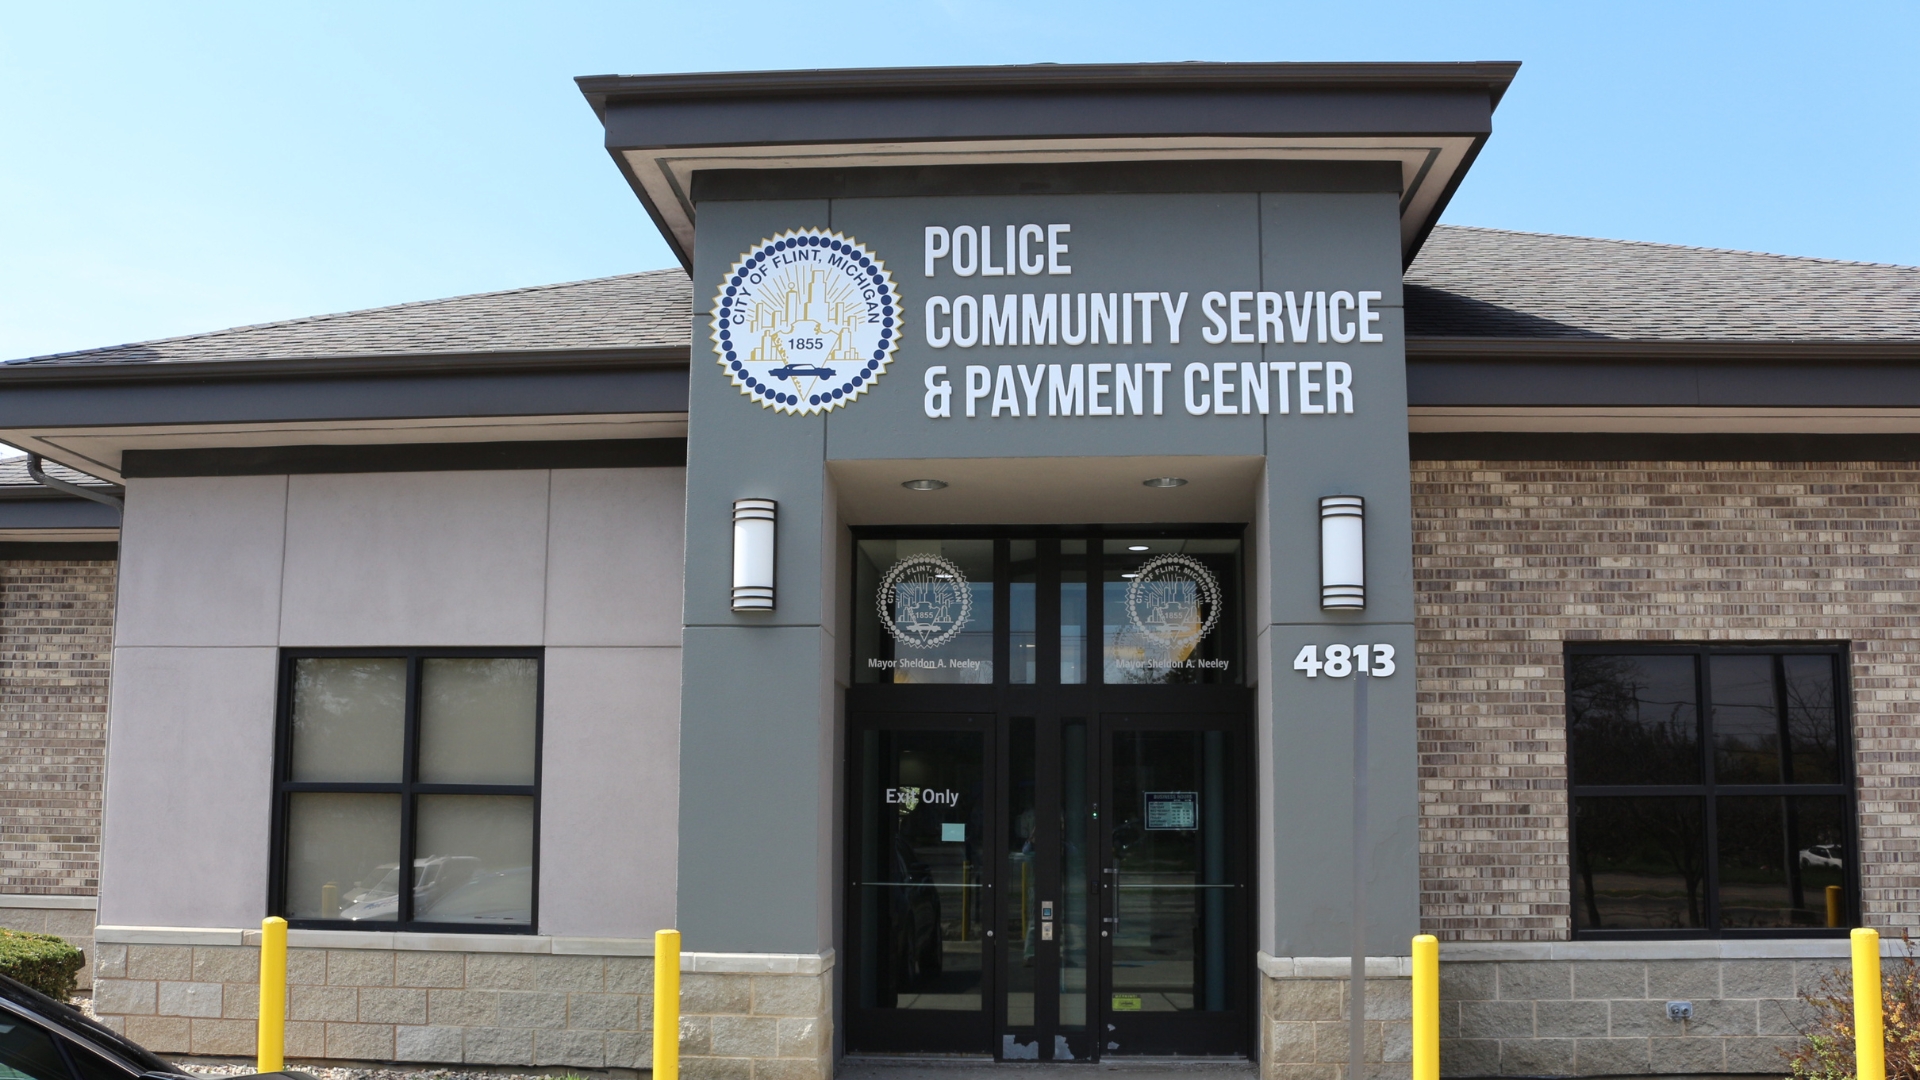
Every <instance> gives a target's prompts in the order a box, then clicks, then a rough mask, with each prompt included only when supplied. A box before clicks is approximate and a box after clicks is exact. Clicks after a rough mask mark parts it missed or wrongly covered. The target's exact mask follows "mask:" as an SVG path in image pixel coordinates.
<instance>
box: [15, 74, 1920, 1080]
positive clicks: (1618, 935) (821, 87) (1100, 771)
mask: <svg viewBox="0 0 1920 1080" xmlns="http://www.w3.org/2000/svg"><path fill="white" fill-rule="evenodd" d="M1515 70H1516V67H1515V65H1510V64H1461V65H1450V64H1440V65H1398V64H1390V65H1285V64H1281V65H1212V64H1197V65H1166V66H1158V65H1145V66H1123V67H1070V66H1069V67H1054V66H1041V67H1033V68H1005V69H998V68H996V69H952V70H897V71H889V70H878V71H849V72H793V73H749V74H739V75H689V76H644V77H596V78H587V79H582V80H580V83H581V89H582V91H583V93H584V94H585V95H586V98H587V101H588V103H589V104H590V105H591V106H592V107H593V108H594V109H595V111H596V113H597V114H598V115H599V116H600V118H601V119H602V121H603V122H604V125H605V130H606V144H607V148H608V151H609V153H610V155H611V156H612V158H613V161H614V163H615V165H616V166H617V168H618V169H619V171H620V173H621V175H622V176H623V177H624V178H625V179H626V180H627V181H628V183H629V184H630V185H631V186H632V188H633V190H634V192H635V194H636V196H637V197H638V199H639V200H640V202H641V203H642V205H643V207H644V208H645V210H646V211H647V212H648V213H649V214H650V215H651V216H652V218H653V220H654V221H655V222H656V224H658V226H659V227H660V229H661V232H662V235H663V236H664V237H666V238H667V240H668V242H669V245H670V246H671V247H672V248H673V249H674V251H675V252H676V254H677V255H678V257H679V258H680V259H681V260H682V262H683V267H682V268H678V269H672V270H665V271H654V272H649V273H644V274H634V275H626V276H622V277H617V278H608V279H601V280H597V281H589V282H579V283H573V284H568V285H556V286H546V287H539V288H532V289H524V290H516V291H513V292H508V293H498V294H488V295H483V296H475V297H461V298H454V299H451V300H444V301H436V302H429V303H424V304H414V305H405V306H402V307H397V308H385V309H378V310H374V311H367V312H354V313H347V314H343V315H335V316H324V317H318V318H313V319H306V320H297V321H294V322H289V323H278V324H271V325H267V326H260V327H246V328H239V329H236V330H231V331H223V332H220V333H216V334H207V335H198V336H194V337H188V338H180V339H173V340H169V341H160V342H150V343H144V344H140V345H130V346H119V347H114V348H107V349H99V350H92V351H88V352H84V353H73V354H64V355H59V356H52V357H37V358H29V359H25V360H20V361H15V362H13V363H10V364H6V365H0V438H4V439H5V440H6V441H8V442H10V443H12V444H13V445H16V446H18V447H20V448H22V449H26V450H28V451H30V452H33V453H36V454H39V455H43V456H44V457H45V458H46V459H48V460H50V461H52V462H57V463H58V464H59V465H62V466H66V467H69V468H70V469H72V470H75V472H74V473H61V474H59V475H61V476H63V477H67V478H69V479H80V478H81V477H83V476H84V477H90V478H93V481H92V482H93V484H94V486H95V487H96V488H97V489H99V490H100V491H107V492H111V493H113V497H124V504H125V505H124V514H123V515H122V514H121V513H120V512H119V511H118V510H117V509H116V508H114V507H111V506H107V505H104V504H101V503H99V502H97V501H88V500H87V499H85V498H81V497H78V496H74V495H72V494H71V493H70V492H64V493H59V495H60V497H59V498H53V497H50V496H51V494H53V493H49V492H46V491H44V490H40V489H37V488H34V487H33V486H32V485H30V484H26V483H24V482H23V483H22V484H20V485H18V486H19V487H21V488H22V490H23V491H25V492H26V493H27V494H30V495H35V496H48V497H37V498H32V499H12V500H9V499H5V498H0V557H5V556H7V555H8V551H7V550H6V547H7V546H8V545H10V544H14V543H20V544H27V543H31V544H32V545H33V546H32V547H31V548H30V549H29V548H26V547H22V548H19V549H18V550H17V551H15V552H14V553H15V554H18V555H20V556H21V557H22V558H32V559H42V560H46V564H47V565H49V566H63V567H64V566H72V565H77V564H78V563H84V562H86V561H87V559H88V558H89V557H90V558H92V559H93V560H95V561H104V563H105V565H108V566H111V567H112V568H113V569H112V573H113V575H114V577H113V584H112V586H111V588H112V590H113V595H114V599H113V602H112V605H111V627H112V674H111V706H110V710H109V712H108V715H107V721H106V734H105V737H104V739H105V742H104V754H105V759H106V770H105V777H104V782H103V785H102V787H101V790H102V792H103V794H102V795H101V796H100V799H101V801H103V803H104V811H103V812H102V816H101V817H100V819H99V820H100V824H99V826H98V828H99V839H98V841H97V842H98V845H99V846H98V867H99V869H98V884H97V889H96V888H94V887H93V886H92V885H91V884H89V883H87V882H86V881H84V880H81V879H76V880H73V881H69V880H68V879H67V878H60V879H58V883H57V884H56V885H55V887H53V888H45V887H43V886H42V885H40V884H36V883H37V882H41V881H44V880H51V879H48V878H47V877H46V875H45V874H44V873H42V875H41V877H39V878H36V877H33V876H32V875H31V874H28V873H26V872H24V871H22V872H19V873H13V872H9V873H7V874H0V881H5V882H12V881H19V882H21V883H22V886H21V887H19V888H17V889H9V890H8V891H9V893H10V895H9V896H8V897H7V898H6V899H5V901H4V903H5V904H6V905H8V906H9V907H8V909H9V910H10V909H12V908H19V909H22V910H27V911H33V912H38V914H36V915H34V916H32V917H34V918H40V919H42V920H43V921H45V920H46V919H49V918H52V916H51V915H49V914H47V912H51V911H54V910H56V909H58V910H62V911H65V910H68V909H73V910H79V909H80V908H79V905H84V904H97V906H98V918H97V922H98V925H97V926H95V927H92V928H91V929H92V933H93V935H94V942H95V945H94V953H93V959H94V964H95V985H96V990H95V1005H96V1009H97V1011H98V1012H99V1013H100V1014H101V1015H102V1017H103V1018H105V1019H106V1021H107V1022H108V1023H110V1024H112V1025H114V1026H116V1027H117V1028H119V1029H121V1030H124V1031H125V1032H126V1033H127V1034H128V1035H130V1036H132V1037H134V1038H136V1039H138V1040H140V1041H142V1042H144V1043H146V1044H148V1045H150V1046H152V1047H153V1048H154V1049H156V1050H158V1051H161V1052H164V1053H195V1054H213V1055H223V1054H232V1055H240V1054H245V1053H247V1052H248V1051H249V1048H250V1047H251V1045H252V1038H253V1026H252V1017H253V1012H254V1000H253V997H252V989H251V983H252V980H253V978H254V972H255V970H256V968H255V964H256V959H255V956H256V954H255V952H254V951H253V950H254V948H255V946H256V945H257V932H256V929H255V928H257V926H258V925H259V921H260V919H261V918H263V917H264V916H267V915H281V916H284V917H286V918H288V919H289V921H290V922H291V924H292V925H293V927H294V929H293V930H292V944H293V948H294V960H293V975H292V977H293V982H294V984H295V985H294V989H293V993H292V1001H291V1017H290V1019H291V1024H290V1032H289V1047H288V1050H289V1055H290V1056H293V1057H296V1058H312V1059H331V1060H359V1061H393V1060H399V1061H412V1062H434V1063H461V1062H466V1063H474V1064H487V1065H543V1066H568V1067H581V1068H597V1069H616V1070H633V1069H641V1068H644V1067H645V1066H646V1063H647V1060H648V1057H647V1055H648V1052H649V1048H650V1046H651V1043H652V1040H653V1038H654V1037H655V1035H656V1033H654V1032H652V1031H651V1030H650V1029H649V1018H650V1015H651V1011H650V1002H649V998H648V995H649V993H650V987H651V980H650V973H651V963H652V959H651V952H652V943H651V934H652V932H653V931H654V930H656V929H659V928H665V927H670V926H671V927H678V928H679V929H680V930H681V931H682V932H683V934H684V935H685V948H686V955H685V957H684V965H685V972H686V974H685V976H684V978H685V988H686V991H685V1002H684V1009H685V1014H686V1015H685V1019H684V1021H683V1025H682V1029H681V1031H680V1032H679V1034H678V1037H679V1039H680V1043H681V1047H682V1054H683V1061H684V1063H685V1067H686V1068H687V1070H688V1072H689V1074H691V1075H696V1076H701V1077H729V1078H734V1077H737V1078H740V1080H770V1078H772V1080H786V1078H788V1077H792V1078H794V1080H803V1078H823V1077H827V1076H830V1075H832V1074H833V1072H834V1070H835V1068H836V1067H837V1064H838V1063H839V1062H842V1061H844V1060H846V1059H847V1058H849V1057H854V1058H859V1057H863V1056H870V1055H890V1054H892V1055H901V1054H904V1055H921V1056H925V1055H962V1056H974V1057H981V1058H991V1059H993V1060H999V1061H1015V1062H1017V1061H1056V1062H1066V1061H1072V1062H1076V1063H1083V1062H1098V1061H1112V1060H1116V1059H1125V1058H1142V1057H1161V1058H1166V1057H1177V1058H1204V1059H1229V1060H1232V1059H1244V1060H1249V1061H1255V1062H1258V1063H1259V1066H1260V1068H1261V1070H1262V1073H1263V1075H1267V1076H1272V1077H1283V1076H1285V1077H1301V1078H1308V1077H1315V1078H1324V1080H1335V1078H1343V1077H1349V1076H1352V1075H1355V1074H1354V1073H1353V1071H1352V1070H1351V1069H1350V1068H1349V1066H1348V1061H1347V1056H1348V1052H1347V1045H1348V1044H1347V1037H1348V1025H1347V1019H1348V1017H1349V1016H1350V1011H1351V1010H1352V1009H1353V1008H1354V1007H1355V1003H1354V1002H1353V1001H1352V1000H1351V997H1352V995H1351V990H1350V988H1351V986H1352V985H1353V984H1352V983H1351V981H1350V977H1351V975H1352V973H1353V963H1354V952H1355V944H1356V941H1358V942H1359V944H1360V946H1361V948H1360V953H1361V960H1360V963H1361V965H1362V967H1363V968H1364V972H1365V990H1364V994H1365V996H1364V1001H1363V1002H1361V1003H1360V1004H1359V1007H1360V1008H1361V1009H1362V1015H1363V1018H1364V1020H1365V1021H1366V1028H1367V1031H1366V1035H1367V1043H1366V1045H1367V1049H1366V1055H1367V1062H1366V1063H1365V1068H1364V1069H1363V1070H1362V1071H1364V1072H1367V1073H1372V1074H1384V1073H1386V1072H1393V1071H1397V1070H1399V1069H1401V1068H1403V1067H1404V1065H1403V1063H1404V1062H1406V1061H1407V1059H1408V1054H1409V1049H1410V1048H1409V1030H1408V1023H1407V1018H1408V1004H1407V999H1406V979H1407V975H1408V961H1407V955H1408V943H1409V939H1410V938H1411V936H1412V935H1414V934H1416V933H1422V932H1426V933H1433V934H1436V935H1437V936H1439V937H1440V938H1441V941H1442V953H1441V955H1442V961H1443V968H1442V970H1443V1036H1444V1039H1445V1052H1444V1057H1443V1070H1444V1071H1445V1072H1446V1073H1447V1074H1448V1075H1450V1076H1462V1077H1477V1076H1542V1075H1634V1074H1643V1073H1646V1074H1651V1073H1688V1074H1698V1073H1713V1072H1725V1073H1752V1072H1764V1071H1769V1070H1771V1069H1773V1068H1776V1067H1777V1064H1778V1061H1779V1058H1778V1055H1779V1052H1780V1051H1781V1050H1782V1049H1785V1048H1786V1047H1788V1046H1789V1045H1790V1044H1791V1043H1792V1040H1793V1038H1794V1036H1795V1032H1796V1031H1797V1025H1798V1024H1800V1023H1801V1022H1802V1016H1803V1012H1802V1010H1803V1006H1802V1005H1801V1003H1800V1002H1799V1001H1798V1000H1797V995H1798V994H1799V993H1800V992H1802V991H1805V990H1808V989H1810V988H1811V987H1813V986H1814V985H1815V984H1816V983H1817V981H1818V979H1819V978H1820V977H1821V976H1822V975H1823V974H1824V973H1826V972H1828V971H1830V970H1831V969H1832V968H1833V966H1834V964H1835V963H1836V962H1837V961H1838V960H1839V958H1841V957H1843V956H1844V952H1845V932H1846V929H1847V928H1848V927H1850V926H1854V925H1872V926H1878V927H1881V928H1883V930H1885V931H1897V930H1900V929H1902V928H1905V927H1907V926H1910V925H1911V923H1912V920H1913V914H1912V911H1911V910H1910V909H1911V907H1912V903H1911V901H1910V899H1909V896H1910V894H1911V892H1912V890H1913V889H1914V888H1916V887H1920V873H1916V872H1915V870H1914V868H1913V866H1912V850H1911V849H1912V842H1913V839H1914V835H1915V834H1914V826H1912V825H1911V824H1910V822H1909V820H1908V819H1909V810H1910V807H1908V806H1907V804H1906V802H1905V801H1904V800H1903V796H1902V794H1901V792H1902V791H1903V790H1904V789H1905V784H1906V783H1907V774H1908V773H1910V771H1911V767H1910V764H1909V763H1907V762H1906V760H1905V758H1904V757H1903V754H1904V749H1903V748H1904V747H1906V746H1907V744H1908V743H1909V742H1910V741H1911V739H1912V738H1913V737H1914V729H1913V724H1914V721H1913V719H1912V717H1913V705H1912V703H1911V702H1909V701H1908V700H1907V699H1908V696H1909V694H1908V690H1907V688H1908V687H1909V686H1910V685H1911V680H1912V679H1913V678H1914V677H1916V675H1920V667H1917V666H1915V665H1916V664H1917V663H1920V661H1916V660H1915V653H1916V644H1915V642H1916V641H1920V638H1916V636H1915V631H1916V627H1915V625H1914V617H1913V616H1912V615H1911V614H1910V610H1911V606H1912V604H1911V593H1912V589H1913V584H1912V578H1913V576H1914V574H1915V573H1916V571H1920V557H1916V556H1915V554H1914V551H1913V544H1914V538H1913V522H1914V520H1915V515H1916V514H1920V453H1916V452H1915V450H1914V446H1915V444H1914V442H1913V439H1914V435H1915V433H1916V431H1920V394H1916V391H1915V387H1916V386H1920V383H1917V382H1916V381H1915V365H1916V364H1920V320H1916V316H1915V314H1914V313H1915V311H1917V310H1920V303H1916V302H1917V301H1920V271H1916V270H1914V269H1913V268H1906V267H1881V266H1866V265H1860V264H1845V263H1833V262H1824V261H1819V260H1805V259H1789V258H1784V257H1778V256H1766V255H1753V254H1745V253H1733V252H1717V251H1705V250H1700V249H1689V248H1675V247H1669V246H1662V245H1651V244H1634V243H1625V242H1616V241H1600V240H1586V239H1580V238H1568V237H1548V236H1537V235H1530V234H1520V233H1507V232H1499V231H1495V230H1481V229H1466V228H1458V227H1447V226H1442V225H1438V224H1437V222H1438V220H1439V218H1440V216H1441V214H1442V212H1443V211H1444V209H1445V207H1446V204H1447V201H1448V199H1449V198H1450V196H1451V194H1452V192H1453V191H1454V190H1455V189H1456V188H1457V186H1458V185H1459V184H1460V183H1461V182H1462V180H1463V178H1464V177H1465V176H1466V174H1467V171H1468V169H1469V167H1470V166H1471V164H1472V161H1473V159H1474V157H1475V156H1476V155H1477V153H1478V152H1479V149H1480V148H1481V146H1482V145H1483V144H1484V143H1485V141H1486V140H1487V139H1488V138H1489V137H1491V134H1492V120H1493V114H1494V111H1495V109H1496V107H1497V105H1498V103H1499V101H1500V98H1501V96H1502V95H1503V94H1504V93H1505V92H1506V88H1507V85H1508V82H1509V81H1510V80H1511V79H1512V77H1513V74H1514V72H1515ZM1808 297H1818V298H1820V301H1819V302H1818V303H1812V304H1809V303H1808V302H1807V300H1806V298H1808ZM0 479H4V478H3V477H0ZM62 515H65V516H62ZM69 519H70V520H69ZM82 519H84V520H82ZM34 530H40V531H39V532H35V531H34ZM107 543H113V544H117V545H118V546H117V547H115V548H111V549H108V548H103V547H99V546H98V545H103V544H107ZM56 544H67V545H73V549H72V550H63V549H60V548H57V547H54V546H52V545H56ZM80 545H87V547H86V549H85V550H81V549H80ZM63 556H70V557H63ZM8 565H9V566H10V565H12V564H11V563H8ZM183 774H192V775H197V776H201V777H206V778H208V782H207V783H205V784H204V785H201V786H197V787H195V788H193V789H191V790H185V789H183V788H182V786H181V784H180V783H179V782H178V777H179V776H181V775H183ZM4 855H5V853H4V852H0V856H4ZM34 858H42V856H36V855H34V854H32V852H31V851H27V852H26V853H25V854H21V855H19V856H18V861H19V862H20V863H21V864H22V865H23V866H24V865H25V864H26V863H27V862H28V861H30V860H31V859H34ZM70 876H71V875H70ZM42 893H45V894H48V895H51V894H54V893H58V894H59V898H58V899H57V901H46V902H44V903H46V904H48V905H50V906H48V907H47V908H46V909H45V910H44V911H42V910H40V909H38V908H34V907H33V906H32V905H33V903H34V901H32V900H31V897H32V896H34V895H40V894H42ZM16 894H17V897H18V898H17V899H16ZM96 894H97V895H96ZM23 917H24V916H23ZM64 917H65V918H67V919H68V920H69V921H72V919H73V918H74V917H73V916H71V915H68V916H64ZM1671 1000H1686V1001H1689V1002H1691V1003H1692V1005H1693V1006H1694V1011H1693V1019H1692V1020H1691V1021H1689V1022H1687V1023H1676V1022H1671V1021H1669V1020H1668V1019H1667V1018H1666V1009H1665V1005H1666V1002H1668V1001H1671Z"/></svg>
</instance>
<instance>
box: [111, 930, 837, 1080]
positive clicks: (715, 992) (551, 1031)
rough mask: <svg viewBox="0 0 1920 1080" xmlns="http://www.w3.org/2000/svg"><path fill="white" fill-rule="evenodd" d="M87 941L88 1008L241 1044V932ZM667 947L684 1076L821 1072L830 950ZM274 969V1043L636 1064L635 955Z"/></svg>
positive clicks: (213, 1052) (470, 954)
mask: <svg viewBox="0 0 1920 1080" xmlns="http://www.w3.org/2000/svg"><path fill="white" fill-rule="evenodd" d="M149 936H153V935H149ZM317 936H319V935H317V934H313V933H307V934H298V935H296V937H297V938H304V939H307V940H311V939H312V938H314V937H317ZM341 936H342V937H343V938H345V937H347V935H341ZM358 936H359V937H362V938H374V937H381V936H387V935H358ZM391 936H393V937H399V936H402V935H391ZM254 937H255V938H256V939H257V935H254ZM469 940H471V939H469ZM99 950H100V955H99V975H98V979H97V984H96V989H95V994H94V1008H95V1011H96V1012H98V1013H99V1015H100V1018H101V1021H102V1022H103V1023H105V1024H107V1025H108V1026H109V1027H112V1028H113V1029H115V1030H116V1031H121V1032H123V1033H125V1034H126V1035H127V1037H129V1038H131V1039H133V1040H135V1041H136V1042H139V1043H141V1044H142V1045H145V1046H146V1047H148V1048H149V1049H151V1050H153V1051H155V1052H156V1053H160V1054H194V1055H209V1056H229V1057H249V1056H251V1055H252V1054H253V1052H254V1033H255V1019H256V1017H257V1015H258V1005H259V985H258V984H259V977H260V976H259V972H260V966H259V965H260V953H259V949H258V948H257V947H256V946H254V945H251V944H246V945H242V944H234V945H208V944H199V943H192V944H178V945H174V944H152V943H142V944H134V943H108V944H103V945H101V946H99ZM682 959H683V971H682V974H681V1002H682V1005H681V1009H682V1015H681V1022H680V1056H681V1070H682V1073H683V1075H684V1076H685V1077H686V1078H687V1080H718V1078H725V1080H827V1078H828V1077H829V1076H831V1075H832V1062H831V1053H832V1045H833V1037H832V1011H831V1002H832V984H831V979H832V969H831V963H832V961H831V959H824V960H823V958H821V957H797V958H796V957H760V956H717V955H714V954H689V955H687V956H685V957H683V958H682ZM809 961H810V963H809ZM287 968H288V993H287V998H288V1001H287V1056H288V1057H289V1058H293V1059H308V1060H325V1059H334V1060H351V1061H375V1062H389V1061H393V1062H415V1063H421V1064H440V1065H456V1064H470V1065H508V1066H549V1067H552V1066H559V1067H576V1068H589V1069H647V1068H650V1067H651V1065H652V1055H653V993H652V991H653V960H652V958H651V957H647V956H633V955H614V956H593V955H561V954H554V953H532V954H529V953H514V952H483V951H457V950H442V949H438V948H433V947H431V946H429V947H423V948H413V949H408V948H395V947H392V946H388V947H366V946H364V945H363V946H361V947H347V948H317V947H301V942H300V941H299V940H296V941H295V942H294V947H292V948H290V949H289V950H288V961H287ZM808 968H811V969H812V970H807V969H808Z"/></svg>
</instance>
